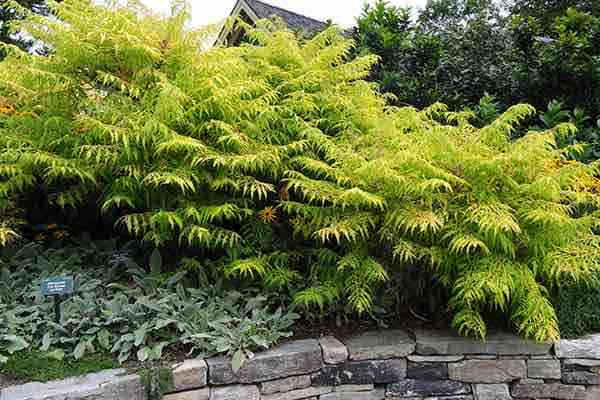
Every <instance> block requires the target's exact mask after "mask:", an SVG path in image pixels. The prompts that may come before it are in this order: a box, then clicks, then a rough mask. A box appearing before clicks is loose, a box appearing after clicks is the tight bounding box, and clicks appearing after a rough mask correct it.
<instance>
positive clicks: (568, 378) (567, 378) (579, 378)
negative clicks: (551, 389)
mask: <svg viewBox="0 0 600 400" xmlns="http://www.w3.org/2000/svg"><path fill="white" fill-rule="evenodd" d="M562 381H563V383H568V384H571V385H600V375H598V374H595V373H593V372H589V371H572V372H564V373H563V374H562Z"/></svg>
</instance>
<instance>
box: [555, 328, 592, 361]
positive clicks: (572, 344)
mask: <svg viewBox="0 0 600 400" xmlns="http://www.w3.org/2000/svg"><path fill="white" fill-rule="evenodd" d="M556 355H557V356H558V357H559V358H591V359H594V360H600V334H596V335H589V336H585V337H583V338H581V339H573V340H560V341H559V342H558V343H557V344H556Z"/></svg>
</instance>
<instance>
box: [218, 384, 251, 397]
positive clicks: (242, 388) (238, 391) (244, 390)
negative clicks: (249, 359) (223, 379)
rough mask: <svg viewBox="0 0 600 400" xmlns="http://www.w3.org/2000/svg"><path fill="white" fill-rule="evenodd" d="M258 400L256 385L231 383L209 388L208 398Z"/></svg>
mask: <svg viewBox="0 0 600 400" xmlns="http://www.w3.org/2000/svg"><path fill="white" fill-rule="evenodd" d="M242 399H243V400H260V393H259V392H258V386H256V385H231V386H222V387H213V388H210V400H242Z"/></svg>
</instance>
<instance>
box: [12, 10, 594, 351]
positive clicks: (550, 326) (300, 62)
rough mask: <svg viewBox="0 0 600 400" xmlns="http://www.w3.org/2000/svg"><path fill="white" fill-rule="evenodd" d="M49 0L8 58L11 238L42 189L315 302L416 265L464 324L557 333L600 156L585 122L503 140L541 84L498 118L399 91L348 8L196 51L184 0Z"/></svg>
mask: <svg viewBox="0 0 600 400" xmlns="http://www.w3.org/2000/svg"><path fill="white" fill-rule="evenodd" d="M50 5H51V7H54V13H55V15H56V16H57V18H58V20H48V19H45V18H43V17H40V16H35V15H34V16H31V17H30V18H29V19H28V20H26V21H25V22H24V24H23V25H22V28H23V29H25V30H27V31H28V32H31V33H32V34H33V35H35V36H36V37H39V38H40V39H41V40H43V41H44V42H45V43H48V44H49V45H50V46H51V48H52V49H53V52H52V54H51V55H50V56H49V57H46V58H42V57H36V56H32V55H29V54H26V53H23V52H21V51H20V50H19V49H17V48H14V47H8V53H9V55H8V57H7V59H6V60H5V61H4V62H2V63H1V64H0V96H1V101H2V114H1V115H0V130H1V137H0V162H1V164H0V175H1V176H2V182H1V184H0V185H1V186H0V189H1V190H0V194H1V198H0V201H1V205H2V212H3V223H2V229H1V230H0V232H1V235H0V238H2V242H9V241H10V240H11V239H13V238H14V237H15V236H16V235H17V234H18V232H19V230H18V229H19V227H18V220H19V205H20V204H21V203H19V199H20V198H22V196H26V195H27V194H28V193H30V192H32V191H35V193H36V196H38V197H37V198H38V199H41V201H44V202H46V201H47V202H50V203H52V204H54V205H55V206H56V207H59V208H63V209H65V210H66V211H67V212H69V210H76V209H77V208H78V207H81V206H82V205H83V204H89V203H90V202H94V204H96V205H97V207H96V208H97V211H98V212H99V213H102V215H103V216H104V218H107V219H114V220H115V221H116V228H117V229H122V230H124V231H127V232H128V233H129V234H131V235H134V236H137V237H139V238H140V239H143V240H144V241H146V242H148V243H152V244H153V245H154V246H157V247H159V248H178V249H179V250H181V251H188V252H192V253H193V254H194V257H195V260H196V262H200V263H202V264H203V265H204V266H205V267H206V268H208V269H210V270H212V271H216V272H218V274H221V275H222V276H224V277H226V278H227V279H230V280H233V281H236V282H238V283H240V284H246V285H247V284H252V285H254V286H258V287H262V288H263V290H264V292H265V293H276V294H278V295H280V296H286V297H287V296H290V299H291V301H292V302H293V303H295V304H297V305H299V306H301V307H305V308H306V309H309V310H315V309H316V310H318V311H320V312H323V313H330V312H333V311H336V310H340V309H342V310H345V311H346V312H348V313H353V314H358V315H362V314H368V313H370V312H372V310H373V309H374V307H375V306H376V305H377V301H378V299H379V298H380V297H385V296H387V295H390V294H391V295H396V294H397V293H386V291H385V288H386V287H387V288H390V287H391V288H394V290H397V291H404V290H409V289H408V288H404V287H402V286H401V285H400V286H397V285H389V283H390V279H392V278H393V277H394V276H396V275H397V273H398V271H402V270H404V269H405V268H409V267H413V268H414V267H415V266H417V267H418V268H420V269H421V270H422V271H425V272H426V273H427V274H430V276H433V277H434V278H435V279H436V280H437V281H438V282H439V283H440V284H441V285H443V287H444V288H445V289H446V290H447V291H448V292H449V293H450V296H451V299H450V301H449V304H448V307H449V309H450V310H451V312H452V315H453V325H454V326H455V327H456V328H457V329H458V330H459V331H460V332H461V333H463V334H473V335H477V336H485V334H486V320H488V319H490V318H493V316H497V315H503V316H505V317H506V318H507V319H508V320H509V321H510V324H511V326H512V327H513V328H514V329H515V330H516V331H518V332H519V333H520V334H521V335H523V336H525V337H533V338H535V339H538V340H545V339H554V338H557V337H558V335H559V329H558V325H557V318H556V313H555V311H554V308H553V307H552V305H551V304H550V302H549V300H548V298H549V294H548V291H549V290H551V289H553V288H555V287H556V286H560V285H564V284H566V283H568V282H573V281H585V280H587V279H591V277H592V276H593V275H594V274H596V273H597V270H598V268H599V267H600V246H599V243H598V236H595V235H593V229H594V228H595V227H597V225H598V221H599V214H598V207H599V205H600V196H599V189H600V181H599V180H598V178H597V174H598V168H599V167H598V163H597V162H596V163H589V164H582V163H579V162H577V161H572V160H571V159H572V154H577V153H578V152H581V151H582V147H581V146H579V145H570V144H569V143H570V142H569V140H568V139H569V138H571V137H572V136H573V135H575V127H574V125H572V124H571V123H559V124H558V125H556V126H553V127H552V128H550V129H545V128H541V129H539V130H536V131H532V132H529V133H525V134H523V135H522V136H521V137H520V138H518V139H516V140H511V138H512V137H513V133H514V131H515V130H516V129H517V127H518V126H519V124H520V123H521V122H522V121H523V120H525V119H526V118H530V117H532V115H533V114H534V112H535V110H534V109H533V108H532V107H531V106H528V105H517V106H513V107H510V108H509V109H508V110H507V111H506V112H504V113H503V114H501V115H500V116H498V117H497V118H496V117H494V118H490V120H489V121H486V123H485V124H479V123H478V124H476V123H475V122H476V118H475V114H474V113H472V112H469V111H465V112H449V111H448V110H447V108H446V107H445V106H443V105H441V104H434V105H433V106H430V107H428V108H425V109H423V110H421V111H419V110H417V109H415V108H411V107H405V108H397V107H390V106H388V105H387V104H388V101H387V100H388V96H387V95H383V94H382V93H381V92H380V90H379V88H378V86H377V85H376V84H373V83H369V82H367V81H365V80H363V79H364V78H366V77H367V76H368V75H369V73H370V71H371V68H372V67H373V65H374V64H375V63H376V62H377V58H376V57H375V56H372V55H368V56H364V57H358V58H353V57H351V56H350V54H351V52H352V49H353V43H352V42H351V41H350V40H347V39H346V38H344V37H343V36H342V35H340V33H339V32H338V31H337V29H336V28H335V27H332V28H329V29H327V30H325V31H324V32H322V33H320V34H318V35H317V36H315V37H314V38H313V39H311V40H309V41H307V42H300V41H299V40H298V39H297V38H295V37H294V35H293V34H292V33H290V32H286V31H285V30H281V29H280V28H279V27H278V26H277V24H275V23H272V22H269V21H265V22H263V23H261V24H260V26H259V27H258V28H257V29H252V28H250V27H245V28H246V30H247V36H248V40H249V43H247V44H244V45H242V46H241V47H236V48H227V49H224V48H216V49H212V50H209V51H199V48H198V43H199V41H200V40H201V38H202V37H203V35H204V34H205V32H202V31H187V30H185V29H184V24H185V21H186V18H187V14H186V12H187V8H186V5H185V3H177V4H175V5H174V8H173V16H172V17H171V18H166V19H165V18H159V17H156V16H153V15H150V14H149V13H148V12H147V11H145V10H144V9H143V7H141V6H139V5H137V6H129V8H122V7H119V6H118V5H112V6H109V7H108V8H104V7H100V6H97V5H93V4H92V3H91V2H89V1H84V0H70V1H64V2H62V3H60V4H59V5H56V4H52V3H51V4H50ZM58 21H60V22H58ZM14 71H19V73H18V74H16V75H15V73H14ZM477 126H479V127H477ZM386 285H387V286H386ZM132 290H143V288H137V289H132ZM174 296H178V294H177V293H176V294H174ZM200 296H201V295H200ZM201 297H202V296H201ZM202 298H203V297H202ZM176 300H177V299H175V300H174V301H173V304H171V303H169V304H165V305H164V306H165V307H172V306H175V304H176V303H177V301H176ZM156 312H158V311H156ZM3 328H4V329H7V328H6V325H5V326H4V327H3ZM133 336H134V337H133V339H134V345H135V341H136V340H135V335H133ZM128 337H129V336H128ZM134 345H132V346H131V347H130V346H129V345H126V344H124V343H123V342H122V341H121V342H120V346H123V348H127V349H128V351H129V350H133V347H134ZM77 346H79V345H77ZM81 346H84V347H86V346H87V344H84V345H81ZM136 346H137V345H136ZM147 351H148V352H150V353H152V354H154V348H149V349H148V350H147Z"/></svg>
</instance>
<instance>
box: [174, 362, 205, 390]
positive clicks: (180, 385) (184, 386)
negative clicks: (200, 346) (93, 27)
mask: <svg viewBox="0 0 600 400" xmlns="http://www.w3.org/2000/svg"><path fill="white" fill-rule="evenodd" d="M207 374H208V366H207V365H206V361H204V360H200V359H194V360H185V361H184V362H182V363H179V364H175V365H174V366H173V392H183V391H184V390H191V389H198V388H201V387H204V386H206V382H207Z"/></svg>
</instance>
